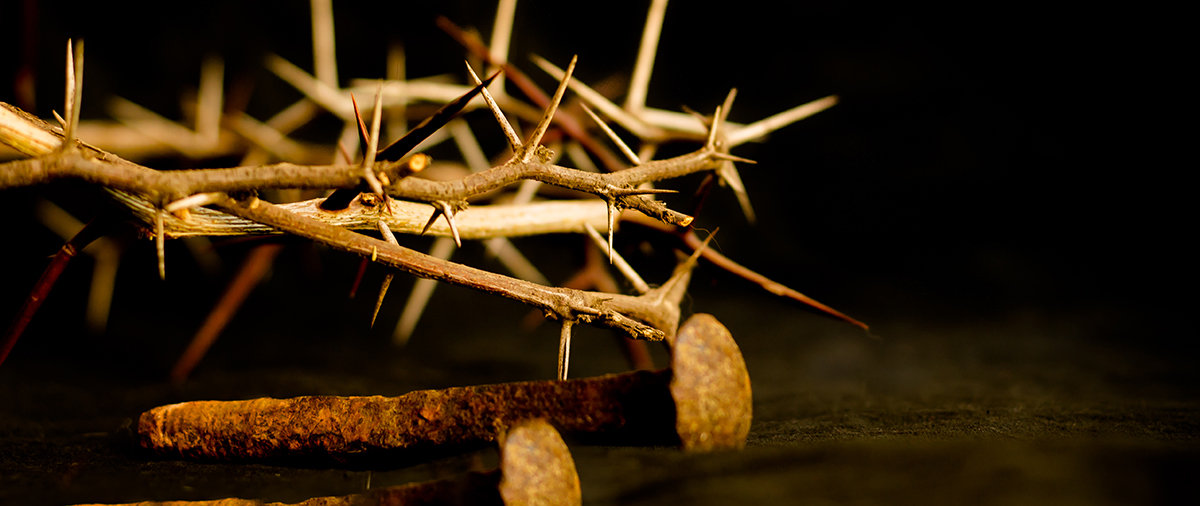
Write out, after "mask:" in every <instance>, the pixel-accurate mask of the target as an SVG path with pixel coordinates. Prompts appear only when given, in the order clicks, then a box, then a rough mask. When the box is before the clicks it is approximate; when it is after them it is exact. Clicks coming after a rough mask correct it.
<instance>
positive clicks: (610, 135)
mask: <svg viewBox="0 0 1200 506" xmlns="http://www.w3.org/2000/svg"><path fill="white" fill-rule="evenodd" d="M581 105H583V111H584V112H586V113H588V116H591V117H592V120H594V121H595V122H596V124H597V125H600V129H601V130H604V133H605V134H608V138H609V139H612V141H613V144H616V145H617V147H618V148H620V149H621V152H622V153H624V154H625V157H626V158H629V161H630V162H633V164H634V165H635V166H636V165H641V164H642V161H641V160H640V159H638V156H637V154H635V153H634V152H633V150H632V149H629V146H628V145H627V144H625V141H623V140H621V138H620V137H617V133H616V132H614V131H613V129H612V128H609V126H608V124H607V123H605V122H604V120H602V119H600V116H597V115H596V113H595V112H594V111H592V108H591V107H588V106H587V104H581Z"/></svg>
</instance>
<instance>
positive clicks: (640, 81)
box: [625, 0, 667, 115]
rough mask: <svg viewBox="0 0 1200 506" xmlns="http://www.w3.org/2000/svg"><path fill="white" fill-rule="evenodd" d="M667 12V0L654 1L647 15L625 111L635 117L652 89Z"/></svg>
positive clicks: (642, 107) (644, 104)
mask: <svg viewBox="0 0 1200 506" xmlns="http://www.w3.org/2000/svg"><path fill="white" fill-rule="evenodd" d="M666 11H667V0H654V1H653V2H651V3H650V12H648V13H647V14H646V28H645V30H643V31H642V43H641V46H640V47H639V48H638V58H637V63H636V64H634V68H633V78H632V79H630V83H629V95H628V96H627V97H626V99H625V110H627V111H629V112H631V113H633V114H634V115H638V114H639V113H640V112H641V111H642V109H644V108H645V107H646V90H647V89H648V88H649V87H650V72H651V71H652V70H654V56H655V54H656V53H657V52H658V38H659V36H660V35H661V34H662V26H663V19H664V18H665V17H666Z"/></svg>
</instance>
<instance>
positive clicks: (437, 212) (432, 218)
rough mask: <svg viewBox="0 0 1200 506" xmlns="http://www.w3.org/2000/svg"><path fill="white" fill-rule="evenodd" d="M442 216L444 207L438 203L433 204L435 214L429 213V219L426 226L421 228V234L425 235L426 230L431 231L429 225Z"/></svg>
mask: <svg viewBox="0 0 1200 506" xmlns="http://www.w3.org/2000/svg"><path fill="white" fill-rule="evenodd" d="M441 216H442V209H441V208H440V207H438V206H436V205H435V206H433V214H431V215H429V221H427V222H425V227H424V228H422V229H421V235H425V232H428V231H429V227H432V226H433V224H434V223H435V222H436V221H437V219H438V218H440V217H441Z"/></svg>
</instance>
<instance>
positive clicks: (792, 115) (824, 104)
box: [725, 95, 838, 148]
mask: <svg viewBox="0 0 1200 506" xmlns="http://www.w3.org/2000/svg"><path fill="white" fill-rule="evenodd" d="M837 103H838V96H837V95H830V96H828V97H825V98H820V99H817V100H813V101H812V102H809V103H807V104H803V105H799V106H796V107H793V108H791V109H788V110H786V111H783V112H781V113H779V114H776V115H774V116H771V117H769V118H765V119H762V120H759V121H756V122H754V123H751V124H749V125H746V126H744V127H742V128H739V129H738V130H736V131H734V132H730V133H729V135H727V136H726V139H725V140H726V144H727V145H728V147H730V148H732V147H734V146H738V145H741V144H744V143H746V142H749V141H752V140H754V139H757V138H759V137H762V136H764V135H767V134H768V133H771V132H773V131H775V130H778V129H780V128H783V127H784V126H786V125H789V124H791V123H794V122H796V121H800V120H802V119H804V118H807V117H809V116H812V115H814V114H816V113H818V112H821V111H824V110H825V109H828V108H830V107H833V106H834V105H836V104H837Z"/></svg>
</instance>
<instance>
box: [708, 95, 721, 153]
mask: <svg viewBox="0 0 1200 506" xmlns="http://www.w3.org/2000/svg"><path fill="white" fill-rule="evenodd" d="M720 117H721V106H719V105H718V106H717V112H716V113H714V114H713V124H712V127H710V128H709V129H708V140H706V141H705V142H704V147H705V148H706V149H709V150H713V149H716V144H717V127H718V126H720V125H717V118H720Z"/></svg>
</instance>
